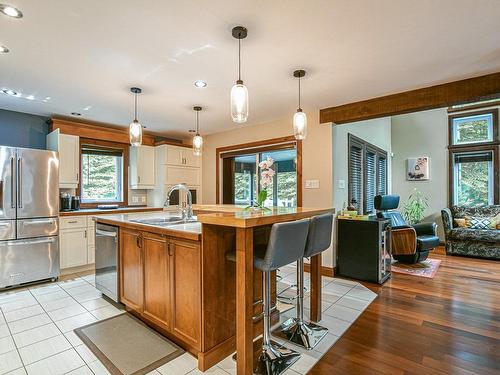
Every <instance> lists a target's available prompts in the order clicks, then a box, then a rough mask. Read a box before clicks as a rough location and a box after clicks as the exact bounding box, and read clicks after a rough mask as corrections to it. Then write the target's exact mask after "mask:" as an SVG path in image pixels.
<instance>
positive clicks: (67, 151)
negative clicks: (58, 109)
mask: <svg viewBox="0 0 500 375" xmlns="http://www.w3.org/2000/svg"><path fill="white" fill-rule="evenodd" d="M47 149H48V150H52V151H58V152H59V187H61V188H74V189H75V188H76V187H77V186H78V182H79V180H80V137H78V136H76V135H68V134H61V133H60V131H59V129H56V130H54V131H53V132H52V133H50V134H48V135H47Z"/></svg>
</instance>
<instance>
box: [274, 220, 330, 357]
mask: <svg viewBox="0 0 500 375" xmlns="http://www.w3.org/2000/svg"><path fill="white" fill-rule="evenodd" d="M332 224H333V215H332V214H324V215H318V216H314V217H313V218H311V220H310V223H309V234H308V235H307V244H306V247H305V251H304V257H303V258H302V257H301V258H300V259H298V260H297V289H298V296H297V303H296V317H295V318H290V319H288V320H287V321H285V322H284V323H283V324H281V326H280V327H279V328H278V329H277V330H275V331H274V332H273V334H274V335H276V336H278V337H282V338H284V339H287V340H290V341H291V342H293V343H294V344H297V345H300V346H302V347H304V348H306V349H308V350H312V349H313V348H314V347H315V346H316V345H317V344H318V342H320V340H321V339H322V338H323V337H325V336H326V334H327V333H328V329H327V328H325V327H321V326H319V325H317V324H314V323H312V322H309V323H306V322H305V321H304V258H309V257H312V256H313V255H316V254H319V253H321V252H323V251H325V250H327V249H328V248H329V247H330V244H331V242H332Z"/></svg>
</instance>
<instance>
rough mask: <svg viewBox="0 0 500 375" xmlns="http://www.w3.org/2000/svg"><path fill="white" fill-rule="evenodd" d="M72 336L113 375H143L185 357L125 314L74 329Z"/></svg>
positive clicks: (182, 351)
mask: <svg viewBox="0 0 500 375" xmlns="http://www.w3.org/2000/svg"><path fill="white" fill-rule="evenodd" d="M75 333H76V334H77V335H78V337H80V338H81V339H82V341H83V342H84V343H85V345H87V346H88V347H89V349H90V350H91V351H92V353H94V354H95V355H96V357H97V358H99V360H100V361H101V362H102V363H103V364H104V366H106V368H107V369H108V371H109V372H110V373H111V374H113V375H144V374H147V373H149V372H151V371H153V370H154V369H156V368H157V367H160V366H161V365H163V364H165V363H167V362H169V361H171V360H172V359H174V358H177V357H178V356H180V355H181V354H183V353H184V350H182V349H181V348H180V347H178V346H177V345H176V344H174V343H173V342H171V341H170V340H168V339H166V338H165V337H163V336H161V335H160V334H159V333H157V332H155V331H154V330H152V329H151V328H149V327H148V326H146V325H145V324H144V323H142V322H141V321H140V320H138V319H137V318H135V317H134V316H132V315H130V314H128V313H125V314H120V315H117V316H114V317H112V318H109V319H105V320H101V321H99V322H96V323H92V324H89V325H87V326H84V327H81V328H78V329H75Z"/></svg>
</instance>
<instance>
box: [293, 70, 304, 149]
mask: <svg viewBox="0 0 500 375" xmlns="http://www.w3.org/2000/svg"><path fill="white" fill-rule="evenodd" d="M305 75H306V71H305V70H296V71H295V72H293V76H294V77H295V78H298V79H299V107H298V108H297V112H295V114H294V115H293V135H294V136H295V139H298V140H301V139H306V136H307V116H306V114H305V112H302V108H301V107H300V79H301V78H302V77H304V76H305Z"/></svg>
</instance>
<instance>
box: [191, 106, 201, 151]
mask: <svg viewBox="0 0 500 375" xmlns="http://www.w3.org/2000/svg"><path fill="white" fill-rule="evenodd" d="M193 109H194V110H195V111H196V135H195V136H194V137H193V154H194V155H196V156H200V155H201V152H202V150H203V138H202V137H201V135H200V117H199V114H200V111H201V110H202V108H201V107H199V106H196V107H193Z"/></svg>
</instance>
